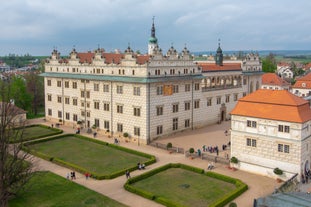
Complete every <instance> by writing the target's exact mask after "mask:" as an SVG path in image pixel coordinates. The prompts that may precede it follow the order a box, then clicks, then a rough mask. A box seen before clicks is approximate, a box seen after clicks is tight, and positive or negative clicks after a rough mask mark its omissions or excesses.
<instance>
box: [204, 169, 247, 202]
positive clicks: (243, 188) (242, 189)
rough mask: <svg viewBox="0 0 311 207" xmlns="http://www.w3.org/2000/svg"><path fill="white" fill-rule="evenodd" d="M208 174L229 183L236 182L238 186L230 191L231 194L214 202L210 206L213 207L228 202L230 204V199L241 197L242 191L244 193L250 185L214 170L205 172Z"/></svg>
mask: <svg viewBox="0 0 311 207" xmlns="http://www.w3.org/2000/svg"><path fill="white" fill-rule="evenodd" d="M205 174H206V175H207V176H209V177H213V178H216V179H219V180H222V181H225V182H228V183H232V184H234V185H235V186H236V187H237V188H236V189H235V190H234V191H232V192H230V193H229V194H227V195H225V196H224V197H223V198H221V199H220V200H218V201H216V202H214V203H212V204H211V205H210V206H211V207H221V206H225V205H226V204H228V203H229V202H230V201H232V200H234V199H235V198H237V197H239V196H240V195H241V194H242V193H244V192H245V191H246V190H247V189H248V186H247V185H246V184H245V183H243V182H242V181H240V180H238V179H235V178H231V177H228V176H226V175H221V174H217V173H214V172H210V171H209V172H206V173H205Z"/></svg>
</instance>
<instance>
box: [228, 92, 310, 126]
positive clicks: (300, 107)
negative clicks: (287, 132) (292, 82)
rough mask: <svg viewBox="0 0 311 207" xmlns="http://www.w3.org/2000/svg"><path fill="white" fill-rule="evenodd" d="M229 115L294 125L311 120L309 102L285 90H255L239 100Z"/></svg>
mask: <svg viewBox="0 0 311 207" xmlns="http://www.w3.org/2000/svg"><path fill="white" fill-rule="evenodd" d="M231 114H232V115H239V116H247V117H256V118H261V119H270V120H279V121H287V122H296V123H304V122H306V121H309V120H311V109H310V106H309V102H308V101H306V100H304V99H302V98H299V97H297V96H295V95H294V94H292V93H290V92H288V91H287V90H267V89H260V90H257V91H255V92H254V93H251V94H249V95H248V96H245V97H243V98H241V99H239V101H238V103H237V105H236V106H235V108H234V109H233V110H232V111H231Z"/></svg>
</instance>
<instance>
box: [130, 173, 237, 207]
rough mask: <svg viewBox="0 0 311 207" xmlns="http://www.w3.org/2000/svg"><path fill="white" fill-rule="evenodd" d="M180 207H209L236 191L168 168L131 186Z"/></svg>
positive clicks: (213, 180)
mask: <svg viewBox="0 0 311 207" xmlns="http://www.w3.org/2000/svg"><path fill="white" fill-rule="evenodd" d="M131 185H133V186H134V187H135V188H138V189H142V190H144V191H147V192H151V193H152V194H154V195H156V196H157V197H163V198H165V199H167V200H171V201H173V202H174V203H178V204H180V205H182V206H196V207H200V206H209V205H210V204H212V203H213V202H215V201H217V200H218V199H221V198H222V197H223V196H225V195H226V194H228V193H230V192H232V191H233V190H235V189H236V186H235V185H234V184H231V183H228V182H224V181H222V180H218V179H215V178H212V177H209V176H206V175H204V174H199V173H195V172H192V171H189V170H185V169H182V168H169V169H167V170H165V171H162V172H159V173H157V174H155V175H152V176H150V177H147V178H145V179H143V180H140V181H138V182H135V183H133V184H131Z"/></svg>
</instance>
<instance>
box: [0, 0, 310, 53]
mask: <svg viewBox="0 0 311 207" xmlns="http://www.w3.org/2000/svg"><path fill="white" fill-rule="evenodd" d="M310 8H311V1H310V0H296V1H292V0H260V1H253V0H234V1H232V0H191V1H189V0H87V1H82V0H80V1H78V0H50V1H46V0H1V6H0V22H1V30H0V31H1V32H0V56H4V55H8V54H17V55H24V54H30V55H33V56H39V55H40V56H48V55H50V54H51V52H52V50H53V49H54V48H55V49H57V50H58V51H59V52H60V53H61V55H65V56H66V55H68V54H69V53H70V51H71V50H72V49H73V48H75V49H76V50H77V51H78V52H86V51H93V50H95V49H97V48H98V47H100V48H104V49H105V51H107V52H112V51H114V50H115V49H119V50H121V51H124V50H125V49H126V48H127V47H128V45H130V47H131V48H132V50H134V51H138V50H139V51H140V52H141V53H147V50H148V39H149V37H150V30H151V25H152V19H153V17H154V22H155V27H156V37H157V39H158V44H159V47H160V48H161V49H162V50H163V52H165V53H166V51H167V50H168V49H169V48H170V47H171V46H174V48H175V49H177V51H179V52H180V51H181V50H182V49H183V48H184V47H185V46H186V47H187V48H188V50H190V52H199V51H215V50H216V49H217V47H218V42H220V44H221V48H222V49H223V50H224V51H226V50H227V51H228V50H236V51H241V50H253V51H259V50H309V49H311V48H310V46H311V12H310ZM219 40H220V41H219Z"/></svg>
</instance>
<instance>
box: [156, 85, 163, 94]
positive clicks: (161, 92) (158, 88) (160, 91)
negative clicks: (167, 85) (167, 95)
mask: <svg viewBox="0 0 311 207" xmlns="http://www.w3.org/2000/svg"><path fill="white" fill-rule="evenodd" d="M162 94H163V86H158V87H157V95H162Z"/></svg>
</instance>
